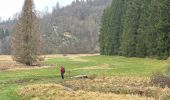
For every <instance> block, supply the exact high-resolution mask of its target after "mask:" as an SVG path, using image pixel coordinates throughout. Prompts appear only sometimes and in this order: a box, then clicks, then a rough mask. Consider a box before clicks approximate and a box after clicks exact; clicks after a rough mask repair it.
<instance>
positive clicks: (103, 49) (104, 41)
mask: <svg viewBox="0 0 170 100" xmlns="http://www.w3.org/2000/svg"><path fill="white" fill-rule="evenodd" d="M109 22H110V7H107V8H106V9H105V10H104V13H103V16H102V19H101V23H102V24H101V28H100V35H99V42H100V53H101V54H102V55H109V54H108V52H107V51H108V50H109V48H108V44H109V41H108V38H109V36H108V31H109V29H108V27H109Z"/></svg>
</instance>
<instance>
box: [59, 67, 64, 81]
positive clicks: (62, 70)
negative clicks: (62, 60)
mask: <svg viewBox="0 0 170 100" xmlns="http://www.w3.org/2000/svg"><path fill="white" fill-rule="evenodd" d="M60 71H61V78H62V79H64V73H65V68H64V67H63V66H61V69H60Z"/></svg>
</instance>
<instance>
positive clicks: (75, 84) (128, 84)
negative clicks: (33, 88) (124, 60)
mask: <svg viewBox="0 0 170 100" xmlns="http://www.w3.org/2000/svg"><path fill="white" fill-rule="evenodd" d="M63 85H65V86H67V87H70V88H72V89H73V90H85V91H93V92H98V91H99V92H101V93H115V94H135V95H139V96H144V97H151V98H155V99H156V100H158V99H160V98H162V96H163V95H164V94H170V89H169V88H167V89H162V88H159V87H154V86H152V85H151V84H150V79H149V78H146V77H125V76H110V77H97V78H96V79H93V80H90V79H85V80H70V81H66V82H64V83H63Z"/></svg>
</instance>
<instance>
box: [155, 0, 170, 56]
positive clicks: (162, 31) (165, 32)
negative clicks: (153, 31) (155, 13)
mask: <svg viewBox="0 0 170 100" xmlns="http://www.w3.org/2000/svg"><path fill="white" fill-rule="evenodd" d="M158 2H159V4H160V5H159V9H160V18H159V21H158V25H157V28H158V29H157V56H158V57H159V58H160V59H166V58H168V57H169V55H170V38H169V37H170V1H169V0H162V1H159V0H158Z"/></svg>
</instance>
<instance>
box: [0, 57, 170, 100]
mask: <svg viewBox="0 0 170 100" xmlns="http://www.w3.org/2000/svg"><path fill="white" fill-rule="evenodd" d="M0 62H1V63H2V62H3V61H0ZM42 63H43V65H44V66H46V67H42V68H37V67H36V68H33V67H32V68H26V67H24V66H23V67H20V68H16V66H14V68H9V69H5V70H4V69H3V70H0V90H1V91H0V100H20V99H24V100H30V99H31V100H51V99H52V100H55V99H56V98H60V99H62V98H63V97H65V98H63V100H69V98H71V100H84V99H86V100H92V99H93V100H98V99H97V96H99V95H100V96H101V97H100V98H101V100H109V99H111V100H112V99H113V98H117V99H116V100H155V98H158V97H157V96H158V95H160V96H162V95H164V93H169V89H161V88H159V87H154V86H152V85H151V84H150V83H149V77H150V76H151V75H152V73H154V72H157V71H164V70H165V67H166V66H167V61H166V60H156V59H150V58H126V57H121V56H101V55H92V56H91V55H90V56H88V55H83V56H82V55H78V56H76V55H68V56H57V55H56V56H50V57H47V59H45V61H43V62H42ZM60 66H64V67H65V69H66V73H65V76H66V79H65V80H64V81H62V80H61V78H60V71H59V69H60ZM0 67H1V66H0ZM3 67H4V66H3ZM76 75H88V76H89V79H74V78H70V77H72V76H76ZM73 92H74V93H73ZM157 93H162V94H157ZM82 94H87V95H88V96H85V95H82ZM90 94H91V95H92V96H90ZM107 97H108V98H107ZM54 98H55V99H54Z"/></svg>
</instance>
